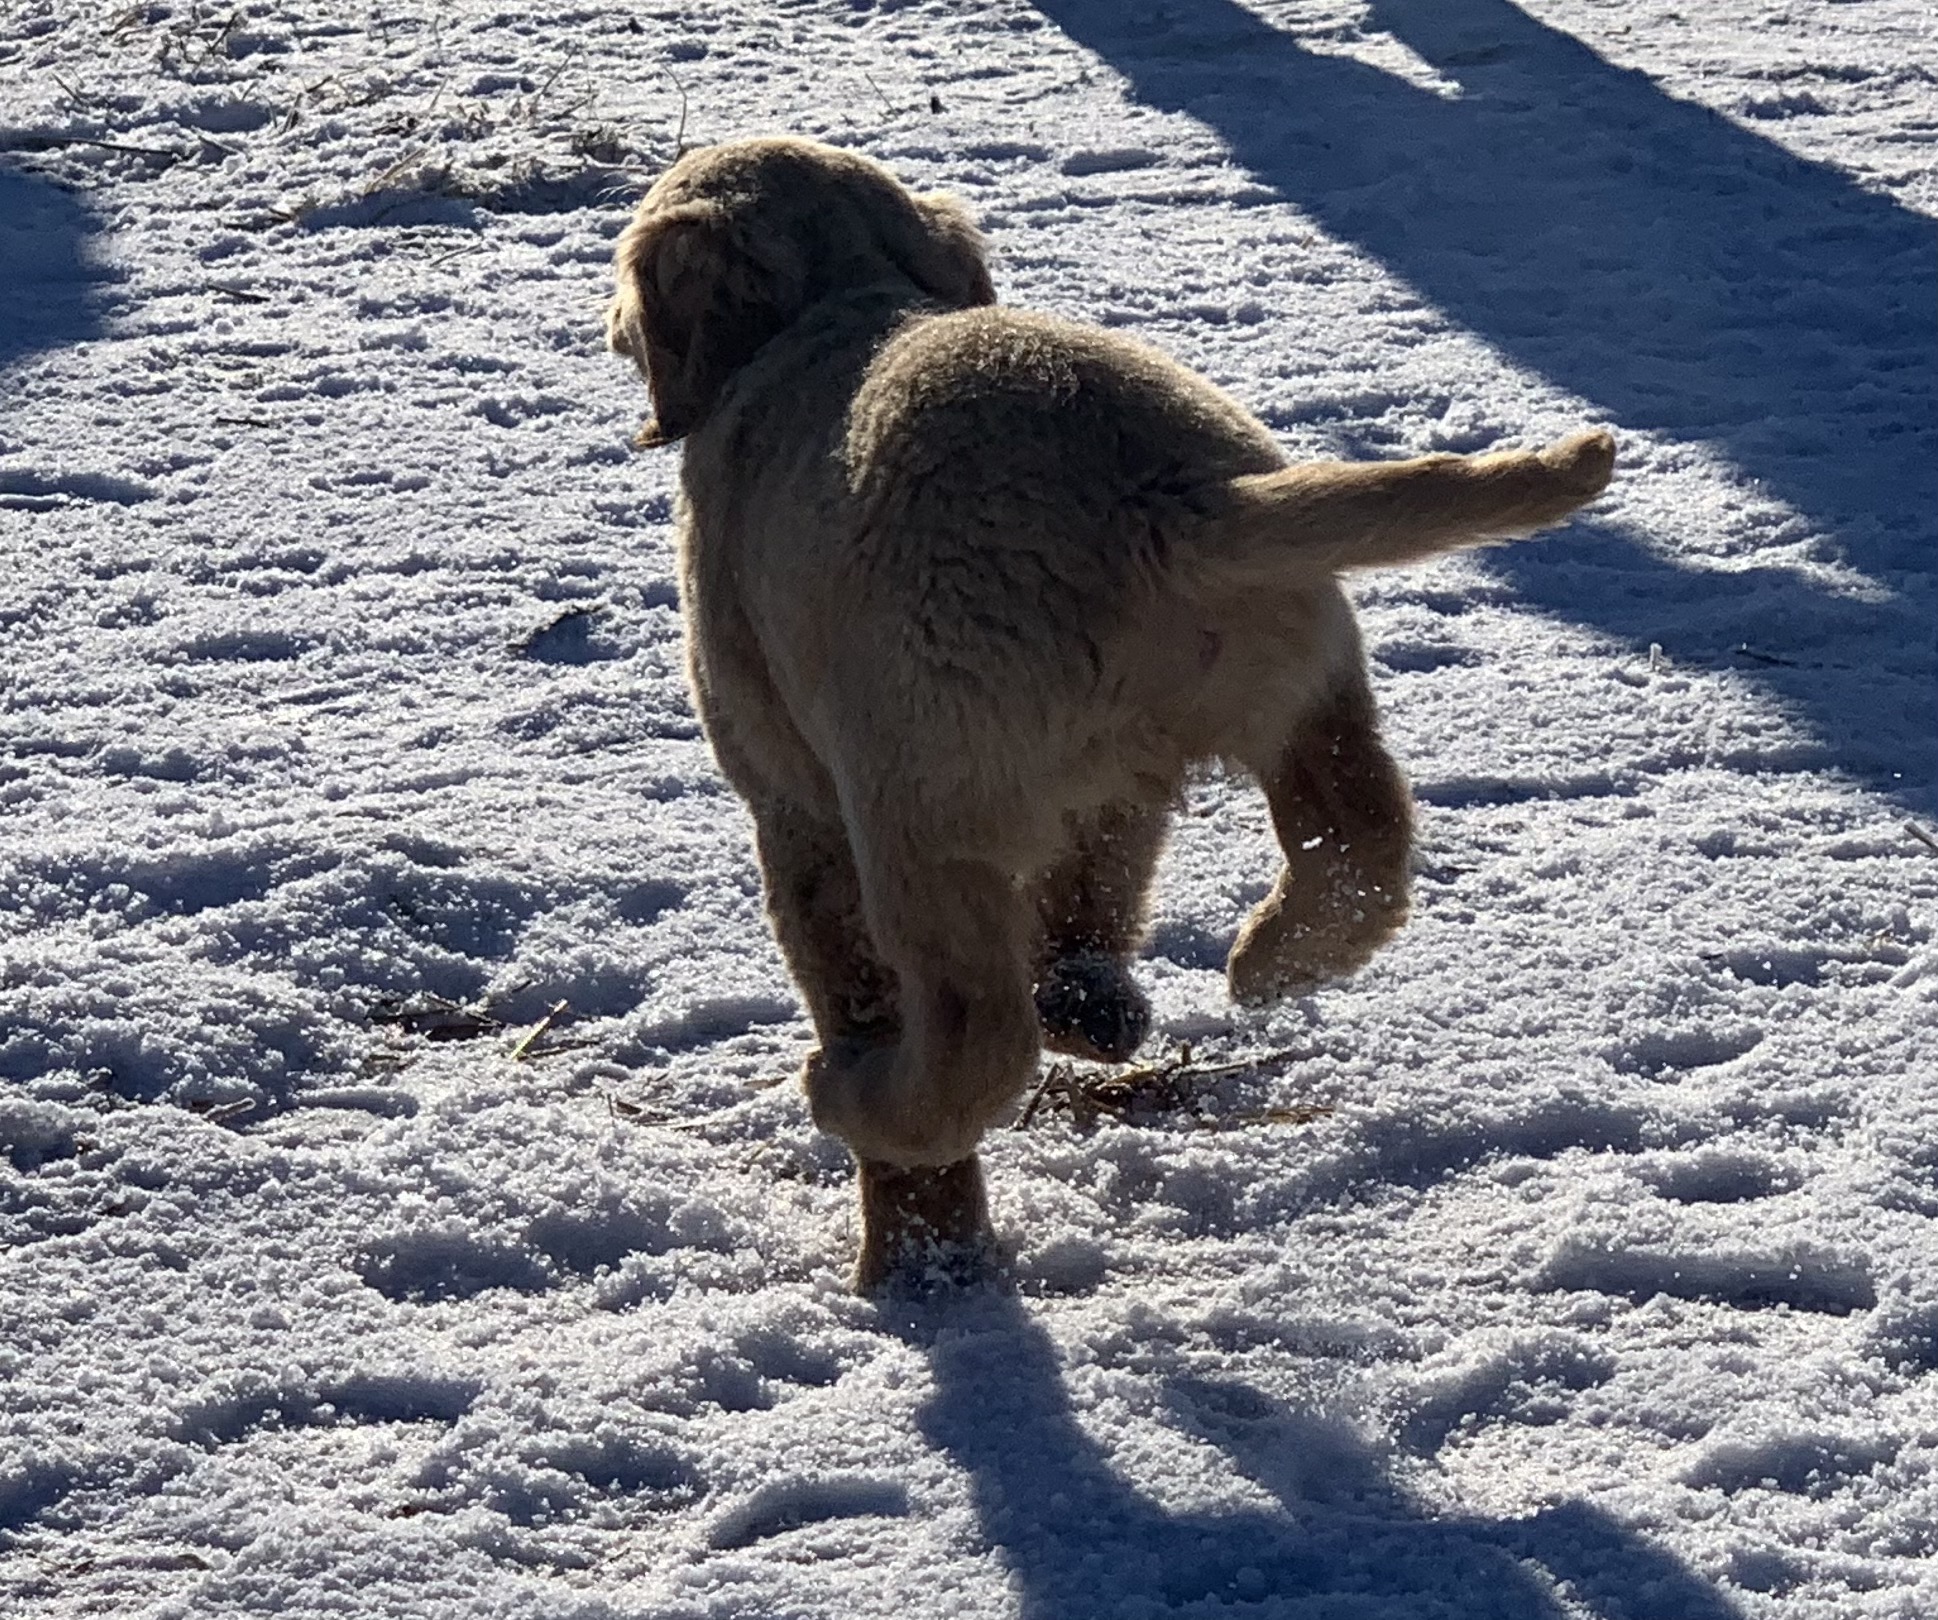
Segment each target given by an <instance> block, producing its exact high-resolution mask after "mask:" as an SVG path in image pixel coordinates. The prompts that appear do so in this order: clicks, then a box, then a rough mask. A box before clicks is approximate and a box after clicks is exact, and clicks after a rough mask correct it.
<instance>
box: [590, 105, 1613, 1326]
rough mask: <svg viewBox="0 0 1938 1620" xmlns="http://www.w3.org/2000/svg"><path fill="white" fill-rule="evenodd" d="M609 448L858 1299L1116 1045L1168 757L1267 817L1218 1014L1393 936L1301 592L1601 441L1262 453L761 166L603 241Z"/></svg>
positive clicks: (1605, 463) (647, 206) (1539, 481)
mask: <svg viewBox="0 0 1938 1620" xmlns="http://www.w3.org/2000/svg"><path fill="white" fill-rule="evenodd" d="M614 263H615V281H616V292H615V296H614V298H613V301H612V303H611V306H610V309H609V313H608V318H607V336H608V340H609V344H610V347H611V348H612V349H613V350H614V351H615V352H616V353H618V354H620V355H623V356H626V357H628V358H630V359H631V360H632V361H633V362H635V364H636V365H637V367H638V369H639V371H640V372H641V373H642V375H643V376H644V379H645V382H646V385H647V388H648V390H649V392H650V395H651V399H652V405H653V415H652V418H651V420H650V421H649V422H648V423H647V424H646V426H645V428H644V429H643V430H642V431H641V433H640V434H639V436H638V438H637V440H636V441H635V442H636V443H637V444H639V445H640V446H642V447H653V446H659V445H668V444H672V443H674V442H676V441H683V442H684V446H685V451H684V462H683V467H682V474H681V495H680V500H679V504H678V517H677V523H678V530H679V556H680V593H681V601H682V605H683V609H684V613H685V615H686V623H687V629H688V647H689V666H688V673H689V677H690V680H691V685H692V690H693V694H694V698H695V702H696V705H697V708H698V711H699V714H700V717H701V720H702V723H703V724H704V726H705V728H706V732H707V736H708V738H709V739H710V741H711V743H712V746H713V749H714V752H715V754H716V755H717V757H718V760H719V764H720V768H721V770H722V771H723V772H724V773H725V775H726V777H727V779H728V780H729V781H730V782H731V783H732V785H733V786H734V788H735V789H736V790H737V791H738V792H739V793H740V795H741V796H742V797H743V798H744V799H745V800H746V802H747V805H748V807H749V808H750V810H751V811H752V815H753V820H754V825H755V831H756V838H757V842H758V848H759V856H760V865H761V871H762V876H763V879H764V883H765V889H766V897H767V906H768V910H769V915H770V917H771V920H772V923H773V927H774V931H775V934H776V936H777V937H778V939H779V942H780V945H781V949H782V951H783V953H784V955H785V956H786V959H787V962H788V965H789V967H790V969H791V971H792V973H793V975H794V977H795V979H796V980H797V982H798V983H799V985H800V988H801V991H802V994H803V995H804V997H805V998H806V1002H807V1007H808V1012H809V1015H810V1017H811V1018H812V1020H813V1024H814V1029H815V1033H816V1036H817V1037H818V1040H819V1043H820V1044H819V1048H818V1050H817V1051H816V1052H815V1053H814V1054H813V1055H812V1056H811V1057H810V1058H809V1059H808V1061H807V1064H806V1066H805V1069H804V1071H803V1082H804V1085H805V1088H806V1092H807V1100H808V1105H809V1109H810V1112H811V1114H812V1116H813V1118H814V1120H815V1122H816V1123H817V1124H818V1125H819V1126H821V1127H822V1128H823V1129H825V1130H828V1131H831V1132H833V1133H834V1134H835V1135H837V1136H840V1137H841V1138H843V1139H844V1140H845V1141H846V1143H847V1144H848V1146H849V1147H850V1148H851V1150H852V1151H853V1153H854V1155H855V1158H856V1160H857V1162H858V1165H859V1170H860V1183H861V1190H862V1205H863V1241H862V1255H861V1260H860V1263H859V1266H858V1270H857V1278H858V1282H859V1283H860V1285H861V1286H863V1287H864V1288H865V1287H871V1286H874V1285H876V1284H879V1283H881V1282H882V1281H884V1280H885V1279H888V1278H889V1277H891V1276H894V1275H898V1274H901V1273H906V1272H907V1271H909V1269H910V1268H911V1267H914V1268H917V1269H919V1268H920V1267H921V1266H923V1265H927V1264H929V1263H930V1262H932V1261H933V1260H934V1259H935V1257H936V1255H937V1254H945V1255H958V1256H960V1255H968V1256H970V1257H971V1260H970V1262H968V1263H969V1264H970V1265H971V1267H972V1269H973V1265H974V1264H975V1263H978V1262H976V1260H975V1257H976V1256H977V1255H979V1254H982V1253H984V1252H985V1251H986V1250H987V1249H988V1245H989V1242H990V1239H989V1236H988V1217H987V1211H986V1206H985V1202H984V1196H983V1188H982V1181H981V1173H980V1169H979V1167H978V1162H977V1160H976V1158H975V1151H976V1145H977V1141H978V1139H979V1138H980V1136H981V1135H982V1133H983V1131H984V1130H985V1128H986V1127H988V1126H989V1125H990V1124H991V1123H992V1122H993V1121H995V1120H997V1119H999V1118H1000V1117H1001V1116H1002V1115H1003V1113H1004V1111H1005V1110H1006V1109H1007V1108H1009V1107H1010V1105H1011V1104H1012V1103H1013V1102H1014V1100H1015V1099H1016V1098H1017V1096H1018V1095H1019V1094H1020V1093H1021V1091H1022V1090H1023V1088H1024V1087H1025V1085H1026V1084H1027V1083H1028V1081H1029V1080H1030V1078H1031V1076H1032V1074H1033V1073H1034V1071H1035V1068H1036V1064H1037V1061H1038V1057H1039V1054H1040V1052H1041V1050H1042V1048H1043V1047H1045V1046H1048V1047H1050V1048H1052V1049H1055V1050H1058V1051H1063V1052H1067V1053H1075V1054H1079V1055H1082V1056H1086V1057H1091V1058H1096V1059H1101V1060H1120V1059H1123V1058H1126V1057H1128V1056H1129V1055H1130V1054H1131V1052H1132V1051H1134V1050H1135V1048H1136V1047H1137V1045H1138V1043H1139V1042H1140V1041H1141V1039H1142V1038H1143V1036H1144V1033H1145V1030H1146V1027H1147V1025H1148V1022H1149V1009H1148V1004H1147V1003H1146V1001H1145V1000H1144V998H1143V996H1142V994H1141V993H1140V992H1139V990H1138V989H1137V986H1136V985H1135V983H1134V982H1133V980H1132V979H1131V976H1130V973H1129V969H1128V964H1129V962H1130V960H1131V959H1132V957H1133V956H1134V953H1135V951H1136V948H1137V945H1138V942H1139V938H1140V933H1141V930H1142V927H1143V922H1144V905H1145V895H1146V890H1147V889H1148V887H1149V884H1150V881H1151V876H1152V871H1153V868H1154V866H1155V863H1156V861H1157V858H1158V854H1159V851H1160V848H1161V846H1162V844H1163V841H1164V836H1165V828H1166V824H1167V820H1168V815H1169V811H1170V807H1171V805H1172V804H1173V802H1174V800H1175V797H1176V795H1177V793H1178V791H1179V789H1180V787H1181V784H1182V782H1183V780H1184V777H1185V774H1186V772H1187V771H1188V770H1189V769H1190V768H1191V767H1192V766H1193V765H1194V764H1196V763H1198V762H1201V761H1208V760H1223V761H1226V762H1229V763H1234V764H1236V765H1238V766H1240V767H1242V768H1243V769H1244V770H1246V771H1248V772H1249V773H1250V774H1251V775H1252V776H1253V777H1254V778H1256V780H1257V781H1258V782H1259V784H1260V785H1261V786H1262V787H1263V789H1264V791H1265V796H1266V799H1267V801H1268V803H1269V805H1270V809H1271V815H1272V822H1273V826H1274V829H1275V831H1276V834H1277V838H1278V842H1279V846H1280V848H1281V850H1282V851H1283V853H1284V860H1285V864H1284V868H1283V870H1281V871H1280V873H1279V874H1278V876H1277V881H1276V883H1275V884H1274V886H1273V888H1272V890H1271V892H1270V894H1269V895H1268V896H1267V897H1266V898H1265V900H1264V901H1263V902H1261V903H1260V904H1259V905H1258V907H1257V908H1256V909H1255V910H1254V911H1253V912H1252V913H1251V915H1250V916H1249V917H1248V918H1247V919H1246V920H1245V922H1244V925H1243V927H1242V928H1241V930H1240V932H1239V934H1238V937H1237V941H1236V943H1235V944H1234V946H1233V947H1232V950H1231V955H1230V959H1229V962H1228V978H1229V983H1230V988H1231V992H1232V995H1233V996H1234V997H1235V998H1236V999H1237V1000H1238V1001H1240V1002H1242V1003H1248V1004H1255V1003H1261V1002H1268V1001H1270V1000H1273V999H1275V998H1278V997H1282V996H1287V995H1292V994H1296V993H1299V992H1302V991H1305V990H1308V989H1311V988H1312V987H1314V986H1316V985H1318V984H1321V983H1323V982H1325V981H1327V980H1330V979H1334V978H1338V977H1340V976H1343V975H1345V974H1349V973H1351V972H1352V971H1353V970H1354V969H1356V968H1357V967H1359V966H1360V965H1361V964H1362V963H1363V962H1365V961H1366V959H1367V958H1368V957H1369V956H1370V955H1371V954H1372V953H1373V951H1375V950H1376V949H1377V948H1378V947H1379V946H1380V945H1381V944H1382V943H1383V942H1384V941H1386V940H1387V939H1388V938H1389V937H1390V936H1391V935H1392V934H1393V932H1394V931H1395V930H1396V929H1397V928H1398V927H1399V926H1400V925H1401V923H1402V922H1403V921H1404V920H1405V917H1406V912H1407V865H1408V856H1409V850H1410V846H1411V837H1412V818H1411V811H1410V808H1409V798H1408V792H1407V786H1406V780H1405V778H1404V777H1403V776H1402V775H1401V772H1400V770H1399V767H1398V766H1397V765H1396V764H1395V763H1394V761H1393V759H1392V757H1391V756H1390V755H1389V754H1388V752H1387V751H1386V748H1385V746H1384V744H1383V743H1382V741H1381V739H1380V734H1379V724H1378V717H1377V715H1376V713H1375V710H1374V704H1373V696H1372V692H1371V689H1370V687H1369V685H1368V679H1367V673H1366V666H1365V657H1364V653H1363V651H1362V648H1361V644H1360V638H1359V634H1358V630H1357V626H1356V624H1355V621H1354V617H1353V613H1352V610H1351V607H1350V606H1349V604H1348V602H1347V599H1346V596H1345V593H1344V592H1343V591H1342V589H1341V587H1340V584H1339V578H1338V576H1339V575H1340V574H1341V573H1342V572H1345V571H1348V570H1352V569H1361V568H1372V567H1381V566H1387V565H1396V564H1404V563H1409V562H1415V561H1418V560H1421V559H1425V558H1429V557H1433V556H1435V555H1438V554H1440V553H1443V552H1447V551H1451V550H1455V549H1457V548H1460V547H1466V546H1473V545H1476V544H1481V543H1484V542H1488V541H1493V540H1499V539H1503V538H1508V537H1513V536H1519V535H1524V534H1527V533H1530V532H1532V531H1534V530H1536V529H1538V528H1541V527H1543V526H1546V525H1550V524H1553V523H1556V522H1558V521H1560V520H1561V519H1563V518H1565V517H1566V516H1567V515H1568V514H1569V513H1571V512H1573V511H1574V510H1575V509H1576V508H1578V507H1580V506H1582V505H1583V504H1584V503H1586V502H1587V501H1589V500H1592V499H1593V498H1594V497H1595V496H1596V495H1597V494H1599V493H1600V492H1601V490H1602V489H1603V488H1604V487H1605V486H1606V484H1607V483H1608V481H1609V477H1610V474H1611V470H1612V467H1613V462H1614V442H1613V440H1612V439H1611V438H1610V436H1609V435H1608V434H1606V433H1603V432H1586V433H1580V434H1577V435H1575V436H1573V437H1571V438H1568V439H1565V440H1562V441H1561V442H1559V443H1557V444H1554V445H1551V446H1549V447H1548V448H1546V449H1544V450H1540V451H1536V452H1526V451H1509V452H1502V453H1495V454H1489V455H1480V456H1453V455H1432V456H1423V457H1419V458H1416V459H1413V460H1406V461H1394V462H1376V463H1332V462H1326V463H1312V464H1303V465H1289V464H1288V461H1287V458H1286V456H1285V454H1284V453H1283V452H1282V451H1281V450H1280V449H1279V447H1278V446H1277V444H1276V443H1275V442H1274V441H1273V439H1272V437H1271V435H1270V434H1269V432H1268V431H1267V430H1266V429H1265V427H1264V426H1263V425H1262V424H1260V423H1259V422H1258V421H1257V420H1256V419H1255V418H1254V417H1252V416H1251V415H1250V414H1249V413H1247V412H1246V411H1245V410H1244V409H1243V407H1241V406H1240V405H1238V404H1237V403H1236V402H1235V401H1233V400H1231V399H1230V398H1228V397H1227V396H1226V395H1225V394H1223V393H1221V392H1220V391H1219V390H1218V389H1216V388H1215V387H1213V386H1212V385H1211V384H1210V383H1208V382H1206V381H1204V380H1203V379H1202V378H1200V377H1198V376H1196V375H1195V374H1193V373H1192V372H1190V371H1188V370H1186V369H1185V368H1184V367H1182V366H1180V365H1178V364H1177V363H1175V362H1174V361H1172V360H1170V359H1168V358H1166V357H1165V356H1164V355H1162V354H1160V353H1158V352H1157V351H1155V350H1153V349H1151V348H1148V347H1145V346H1144V345H1142V344H1138V343H1134V342H1131V341H1129V340H1126V339H1125V338H1122V337H1119V336H1117V335H1115V334H1112V333H1109V332H1105V331H1101V330H1098V329H1095V328H1092V327H1088V326H1083V325H1079V324H1075V323H1072V322H1069V321H1064V320H1057V319H1052V318H1050V317H1047V316H1043V315H1037V314H1028V313H1024V312H1021V311H1018V310H1013V309H1007V308H999V307H997V306H996V294H995V288H994V285H993V284H992V282H991V279H990V272H989V261H988V256H987V253H986V251H985V247H984V243H983V240H982V237H981V235H980V233H979V232H978V230H977V227H976V225H975V222H974V221H973V220H972V218H971V217H970V215H969V214H968V212H967V211H966V210H965V209H964V207H963V206H962V205H961V204H960V203H958V202H956V201H955V200H954V199H952V198H950V197H948V196H946V195H942V194H928V195H918V194H917V193H915V192H913V191H911V190H909V189H908V188H906V187H905V186H903V185H902V184H901V183H900V182H899V181H898V180H897V179H896V178H895V177H894V176H893V175H892V174H891V173H890V172H889V171H888V170H887V169H885V168H884V167H882V166H881V165H879V164H877V163H875V162H873V161H871V160H869V159H867V158H865V157H862V156H859V155H857V154H855V153H853V152H848V151H843V150H839V149H836V148H832V147H828V146H823V145H819V144H816V143H813V142H810V141H806V140H800V139H792V138H763V139H753V140H739V141H732V142H728V143H725V144H722V145H718V146H712V147H707V148H703V149H699V150H696V151H692V152H689V153H686V154H684V155H683V156H681V157H680V158H679V159H678V160H677V161H676V162H674V163H673V164H672V166H671V167H670V168H669V169H668V170H667V171H666V172H665V173H664V174H663V175H662V176H661V178H660V179H659V180H658V181H657V182H656V183H655V184H654V185H653V186H652V187H651V189H650V190H649V191H648V192H647V193H646V195H645V197H644V199H643V200H642V201H641V202H640V204H639V207H638V211H637V213H636V214H635V216H634V218H633V220H632V222H631V223H630V225H628V227H627V228H626V229H625V231H624V232H623V234H622V235H621V237H620V239H619V242H618V246H617V249H616V253H615V260H614Z"/></svg>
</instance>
